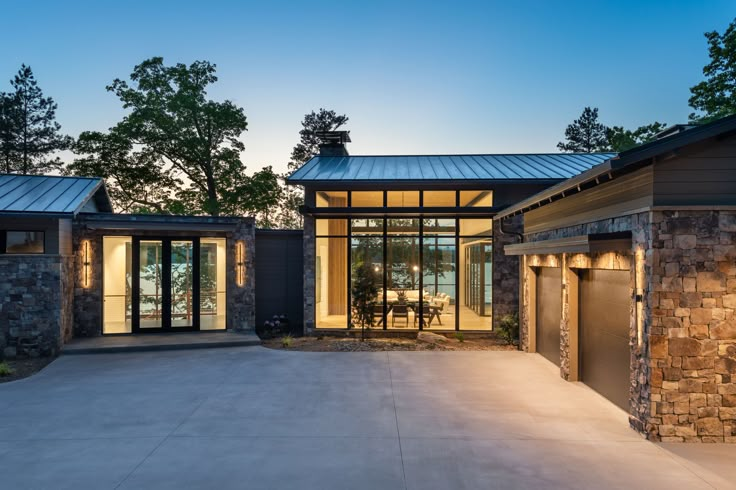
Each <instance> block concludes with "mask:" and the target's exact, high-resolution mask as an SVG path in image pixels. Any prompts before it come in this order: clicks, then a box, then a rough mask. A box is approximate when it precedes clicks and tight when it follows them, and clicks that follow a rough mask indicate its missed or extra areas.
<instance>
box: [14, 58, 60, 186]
mask: <svg viewBox="0 0 736 490" xmlns="http://www.w3.org/2000/svg"><path fill="white" fill-rule="evenodd" d="M10 84H11V86H12V89H13V90H12V92H10V93H0V153H1V154H2V158H3V167H4V168H3V171H5V172H6V173H23V174H42V173H47V172H50V171H52V170H57V169H59V168H61V160H60V159H59V158H58V157H57V158H52V155H53V154H54V153H56V152H57V151H60V150H65V149H67V148H68V147H69V146H70V144H71V142H72V139H71V138H70V137H68V136H65V135H63V134H61V133H60V131H61V125H59V123H57V122H56V109H57V105H56V103H55V102H54V100H53V99H52V98H51V97H44V96H43V91H42V90H41V88H40V87H39V86H38V82H36V78H35V77H34V76H33V70H31V67H30V66H26V65H21V68H20V70H18V73H17V74H16V75H15V77H14V78H13V80H11V81H10Z"/></svg>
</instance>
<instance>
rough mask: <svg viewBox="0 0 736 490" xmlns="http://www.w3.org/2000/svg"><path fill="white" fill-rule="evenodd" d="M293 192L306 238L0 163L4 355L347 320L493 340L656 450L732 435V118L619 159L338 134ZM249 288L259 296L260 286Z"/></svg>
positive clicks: (735, 120) (319, 329)
mask: <svg viewBox="0 0 736 490" xmlns="http://www.w3.org/2000/svg"><path fill="white" fill-rule="evenodd" d="M321 136H322V139H323V141H324V144H323V145H322V146H321V148H320V153H319V154H318V155H317V156H315V157H314V158H312V159H311V160H309V161H308V162H307V163H306V164H305V165H303V166H302V167H301V168H300V169H298V170H297V171H296V172H294V173H293V174H292V175H291V176H290V177H289V178H288V183H289V184H291V185H298V186H302V187H303V188H304V202H305V204H304V207H303V209H302V212H303V214H304V230H303V232H301V231H297V230H288V231H275V230H256V229H255V223H254V220H253V219H251V218H241V217H199V216H159V215H156V216H154V215H127V214H115V213H113V212H112V206H111V204H110V200H109V198H108V196H107V192H106V191H105V187H104V183H103V182H102V181H101V180H99V179H84V178H75V177H48V176H19V175H0V278H2V280H0V347H1V348H2V352H3V354H4V355H6V356H12V355H15V354H16V353H17V352H18V351H19V350H24V351H30V352H38V353H40V354H53V353H55V352H57V351H58V350H59V349H60V348H61V347H62V345H63V343H64V342H66V341H68V340H69V339H70V338H72V337H74V336H77V337H83V336H98V335H129V334H138V333H141V334H142V333H147V332H176V331H211V330H228V331H253V330H254V328H255V325H256V324H258V323H261V322H262V321H263V320H264V319H266V318H270V316H271V315H273V314H281V313H288V314H289V316H290V318H291V319H292V320H293V321H294V323H296V324H298V325H303V327H304V333H306V334H314V333H323V332H338V333H339V332H345V331H346V330H347V329H348V328H350V326H351V324H352V323H353V322H352V320H353V319H352V318H351V305H350V297H351V292H350V291H351V287H352V286H353V283H354V280H353V279H354V277H353V276H354V274H355V273H356V272H355V271H356V270H358V268H360V270H361V271H365V270H368V271H370V273H372V274H373V279H374V282H375V283H376V284H377V285H378V288H377V290H378V293H377V295H376V297H375V304H374V309H373V328H380V329H383V330H386V331H391V332H411V331H419V330H424V329H429V330H432V331H440V332H441V331H456V330H459V331H465V332H488V331H490V330H492V329H493V328H494V325H496V324H497V322H498V321H499V319H500V318H501V317H502V316H503V315H505V314H508V313H514V312H517V311H518V312H519V314H520V321H521V348H522V349H523V350H525V351H527V352H538V353H539V354H541V355H542V356H544V357H545V358H546V359H548V360H549V361H550V362H551V363H554V364H556V365H557V366H559V369H560V374H561V376H562V377H563V378H564V379H567V380H570V381H582V382H583V383H585V384H587V385H588V386H590V387H591V388H592V389H594V390H596V391H598V392H599V393H600V394H601V395H603V396H604V397H606V398H608V399H609V400H610V401H611V402H612V403H614V404H616V405H618V406H620V407H621V408H623V409H624V410H626V411H627V412H628V413H629V415H630V423H631V426H632V427H633V428H634V429H635V430H637V431H639V432H641V433H643V434H645V435H646V436H647V437H649V438H651V439H654V440H663V441H670V440H672V441H674V440H677V441H696V440H697V441H702V442H713V441H725V442H736V381H735V380H734V378H733V377H734V376H736V245H734V237H736V116H733V117H727V118H724V119H721V120H718V121H715V122H712V123H710V124H705V125H700V126H675V127H673V128H671V129H669V130H668V131H665V132H664V133H661V134H660V135H659V139H657V140H656V141H653V142H651V143H648V144H645V145H642V146H639V147H636V148H634V149H631V150H628V151H625V152H623V153H620V154H618V155H617V154H611V153H600V154H515V155H498V154H490V155H417V156H351V155H349V154H348V151H347V148H346V145H347V143H349V142H350V138H349V135H348V133H347V132H344V131H337V132H330V133H325V134H322V135H321ZM256 285H258V286H256Z"/></svg>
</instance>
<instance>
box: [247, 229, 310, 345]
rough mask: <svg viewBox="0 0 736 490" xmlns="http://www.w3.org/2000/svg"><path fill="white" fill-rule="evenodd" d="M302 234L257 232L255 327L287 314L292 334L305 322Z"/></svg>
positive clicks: (282, 231)
mask: <svg viewBox="0 0 736 490" xmlns="http://www.w3.org/2000/svg"><path fill="white" fill-rule="evenodd" d="M302 244H303V238H302V232H301V230H299V231H293V230H279V231H276V230H256V264H255V269H256V286H255V290H256V325H262V324H263V322H264V321H266V320H268V319H270V318H271V317H273V315H282V314H286V315H287V316H288V317H289V326H290V327H291V331H292V333H295V334H296V333H299V332H302V323H303V321H304V286H303V284H304V280H303V278H302V275H303V272H304V253H303V252H302Z"/></svg>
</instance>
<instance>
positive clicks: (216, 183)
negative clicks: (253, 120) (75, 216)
mask: <svg viewBox="0 0 736 490" xmlns="http://www.w3.org/2000/svg"><path fill="white" fill-rule="evenodd" d="M216 81H217V76H216V75H215V65H213V64H211V63H209V62H207V61H195V62H194V63H192V64H190V65H188V66H187V65H185V64H182V63H179V64H176V65H173V66H166V65H164V60H163V58H160V57H156V58H151V59H148V60H146V61H144V62H143V63H141V64H140V65H137V66H136V67H135V68H134V69H133V72H132V73H131V75H130V81H125V80H121V79H116V80H115V81H113V83H112V84H111V85H109V86H108V87H107V90H108V91H110V92H112V93H114V94H115V95H116V96H117V97H118V98H119V99H120V101H121V102H122V104H123V107H124V108H125V109H127V110H128V111H129V112H128V114H127V115H126V116H125V117H124V118H123V120H122V121H120V122H119V123H118V124H116V125H115V126H114V127H113V128H111V129H110V131H109V132H108V133H107V134H102V133H94V132H89V133H83V134H82V135H81V136H80V138H79V140H78V141H77V144H76V145H75V148H76V150H77V151H78V152H79V153H81V154H82V155H83V157H82V158H80V159H77V160H76V161H75V162H74V163H73V164H72V165H70V167H69V171H70V172H71V173H74V174H83V175H89V174H94V175H100V176H103V177H107V178H108V179H111V181H112V182H111V193H112V194H114V197H115V199H116V204H118V206H120V207H121V208H123V209H139V210H142V211H151V212H173V213H187V214H209V215H214V216H217V215H239V214H251V215H257V214H259V213H264V212H266V211H267V210H268V209H270V208H271V207H273V206H275V205H276V204H277V203H278V202H279V198H280V188H279V185H278V179H277V176H276V175H275V174H274V173H273V171H272V170H271V168H270V167H266V168H264V169H263V170H261V171H259V172H256V173H255V174H254V175H251V176H248V175H247V174H246V172H245V170H246V168H245V165H244V164H243V162H242V161H241V158H240V153H241V152H242V151H243V150H244V145H243V143H242V141H240V137H241V135H242V134H243V132H244V131H246V130H247V128H248V123H247V119H246V116H245V113H244V111H243V109H242V108H240V107H238V106H236V105H235V104H233V103H232V102H231V101H229V100H225V101H223V102H217V101H214V100H211V99H209V98H208V95H207V88H208V87H209V86H210V85H211V84H213V83H215V82H216Z"/></svg>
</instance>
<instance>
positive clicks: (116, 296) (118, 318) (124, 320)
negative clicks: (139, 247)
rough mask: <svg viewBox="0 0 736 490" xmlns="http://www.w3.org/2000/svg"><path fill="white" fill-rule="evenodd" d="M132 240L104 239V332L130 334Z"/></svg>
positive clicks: (122, 237) (107, 237)
mask: <svg viewBox="0 0 736 490" xmlns="http://www.w3.org/2000/svg"><path fill="white" fill-rule="evenodd" d="M132 241H133V239H132V237H129V236H106V237H103V238H102V264H103V277H104V280H103V285H102V296H103V311H102V319H103V326H102V332H103V333H106V334H108V333H130V332H131V331H132V330H131V328H132V325H131V315H132V310H131V294H132V286H133V284H132V280H133V279H132V270H131V269H132Z"/></svg>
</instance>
